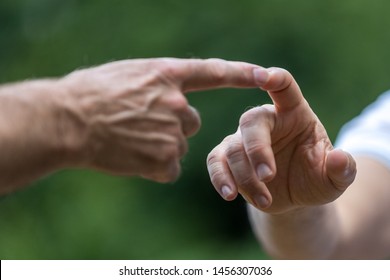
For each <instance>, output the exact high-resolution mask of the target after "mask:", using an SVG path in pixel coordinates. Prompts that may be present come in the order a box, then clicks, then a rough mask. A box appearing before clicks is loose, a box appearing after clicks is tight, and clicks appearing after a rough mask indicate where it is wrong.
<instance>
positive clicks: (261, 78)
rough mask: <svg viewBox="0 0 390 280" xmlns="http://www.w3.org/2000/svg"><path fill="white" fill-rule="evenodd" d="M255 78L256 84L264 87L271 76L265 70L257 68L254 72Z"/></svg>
mask: <svg viewBox="0 0 390 280" xmlns="http://www.w3.org/2000/svg"><path fill="white" fill-rule="evenodd" d="M253 76H254V78H255V82H256V83H257V85H259V86H263V85H264V84H265V83H266V82H268V78H269V74H268V71H267V69H265V68H255V69H254V70H253Z"/></svg>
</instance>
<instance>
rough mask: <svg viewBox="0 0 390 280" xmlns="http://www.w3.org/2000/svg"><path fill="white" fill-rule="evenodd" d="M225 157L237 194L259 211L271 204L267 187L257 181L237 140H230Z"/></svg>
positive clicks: (241, 145)
mask: <svg viewBox="0 0 390 280" xmlns="http://www.w3.org/2000/svg"><path fill="white" fill-rule="evenodd" d="M226 157H227V163H228V165H229V169H230V172H231V174H232V176H233V178H234V181H235V184H236V186H237V187H238V191H239V193H240V194H241V195H242V196H243V197H244V198H245V199H246V201H247V202H249V203H251V204H253V205H254V206H255V207H257V208H259V209H265V208H267V207H269V206H270V205H271V203H272V196H271V193H270V192H269V190H268V188H267V186H266V185H265V184H264V183H263V182H261V181H259V180H258V178H257V175H256V173H255V172H254V170H253V168H252V166H251V164H250V162H249V159H248V157H247V155H246V153H245V149H244V147H243V144H242V142H241V141H240V140H239V139H232V141H230V142H229V143H228V147H227V150H226Z"/></svg>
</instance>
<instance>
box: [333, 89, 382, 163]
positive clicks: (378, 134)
mask: <svg viewBox="0 0 390 280" xmlns="http://www.w3.org/2000/svg"><path fill="white" fill-rule="evenodd" d="M335 146H336V147H337V148H341V149H343V150H345V151H347V152H349V153H351V154H353V155H365V156H370V157H373V158H375V159H376V160H379V161H381V162H382V163H383V164H385V165H386V166H388V167H389V168H390V90H389V91H387V92H385V93H384V94H382V95H381V96H380V97H379V98H378V99H377V100H376V101H375V102H373V103H372V104H370V105H369V106H368V107H367V108H366V109H364V110H363V112H362V113H361V114H360V115H359V116H357V117H356V118H354V119H353V120H352V121H350V122H348V123H347V124H345V125H344V126H343V127H342V129H341V130H340V133H339V135H338V137H337V140H336V143H335Z"/></svg>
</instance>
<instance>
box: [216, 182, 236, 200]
mask: <svg viewBox="0 0 390 280" xmlns="http://www.w3.org/2000/svg"><path fill="white" fill-rule="evenodd" d="M219 193H220V195H221V196H222V198H223V199H225V200H226V201H232V200H234V199H235V198H236V197H237V190H235V189H233V188H232V187H230V186H229V185H223V186H222V187H221V189H220V192H219Z"/></svg>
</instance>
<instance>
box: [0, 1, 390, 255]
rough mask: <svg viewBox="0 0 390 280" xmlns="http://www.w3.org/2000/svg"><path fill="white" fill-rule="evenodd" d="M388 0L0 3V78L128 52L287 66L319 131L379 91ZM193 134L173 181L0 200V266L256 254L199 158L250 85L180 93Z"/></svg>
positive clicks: (72, 179)
mask: <svg viewBox="0 0 390 280" xmlns="http://www.w3.org/2000/svg"><path fill="white" fill-rule="evenodd" d="M389 8H390V2H388V1H385V0H376V1H362V0H345V1H336V0H328V1H303V0H298V1H287V0H272V1H271V0H243V1H231V0H225V1H222V0H213V1H210V0H207V1H206V0H198V1H174V0H162V1H152V0H132V1H124V0H122V1H120V0H112V1H103V0H84V1H81V0H80V1H77V0H67V1H60V0H2V2H0V61H1V62H0V82H2V83H5V82H11V81H17V80H23V79H30V78H35V77H45V76H61V75H64V74H66V73H68V72H69V71H72V70H74V69H76V68H80V67H88V66H92V65H96V64H100V63H104V62H108V61H111V60H117V59H126V58H139V57H160V56H172V57H184V58H188V57H199V58H207V57H219V58H224V59H230V60H244V61H249V62H253V63H257V64H260V65H264V66H281V67H285V68H287V69H288V70H290V71H291V72H292V73H293V74H294V76H295V77H296V79H297V80H298V82H299V83H300V85H301V88H302V90H303V92H304V94H305V96H306V98H307V99H308V100H309V102H310V103H311V105H312V107H313V108H314V110H315V111H316V112H317V114H318V115H319V117H320V118H321V119H322V120H323V122H324V124H325V125H326V127H327V128H328V132H329V135H330V136H331V138H332V139H334V138H335V137H336V134H337V131H338V130H339V129H340V126H341V125H342V124H343V123H345V122H346V121H347V120H349V119H351V118H352V117H353V116H355V115H356V114H358V113H359V111H360V110H361V109H362V108H363V107H364V106H365V105H367V104H368V103H370V102H371V101H373V100H374V99H375V97H376V96H377V95H378V94H379V93H380V92H382V91H384V90H386V89H387V88H388V87H389V82H390V79H389V77H388V73H390V71H389V70H390V63H389V62H390V52H389V51H388V50H389V49H390V33H389V32H388V29H389V26H390V18H389V17H388V14H387V13H388V12H387V11H388V10H389ZM188 98H189V101H190V103H191V104H192V105H193V106H195V107H196V108H197V109H198V110H199V111H200V113H201V116H202V119H203V126H202V129H201V131H200V132H199V133H198V135H196V136H195V137H193V138H192V139H190V151H189V153H188V155H187V156H186V157H185V159H184V160H183V174H182V176H181V177H180V179H179V180H178V181H177V182H175V183H173V184H167V185H160V184H156V183H152V182H148V181H145V180H141V179H137V178H120V177H111V176H108V175H105V174H101V173H97V172H91V171H85V170H66V171H61V172H58V173H56V174H53V175H51V176H49V177H47V178H44V179H42V180H40V181H38V182H36V183H34V184H33V185H32V186H31V187H30V188H28V189H26V190H23V191H21V192H18V193H16V194H13V195H10V196H8V197H6V198H4V199H2V200H1V201H0V258H1V259H236V258H238V259H249V258H251V259H257V258H259V259H261V258H267V256H266V255H265V254H264V253H262V251H261V249H260V248H259V246H258V244H257V243H256V241H255V239H254V237H253V235H252V233H251V230H250V227H249V223H248V220H247V216H246V211H245V204H244V202H243V200H242V199H241V198H239V199H237V201H235V202H232V203H227V202H224V201H223V200H222V199H221V198H219V196H218V195H217V194H216V192H215V191H214V189H213V187H212V185H211V184H210V182H209V179H208V175H207V170H206V166H205V159H206V156H207V154H208V152H209V151H210V150H211V149H212V148H213V147H214V146H215V145H216V144H218V143H219V142H220V141H221V140H222V139H223V137H224V136H226V135H227V134H229V133H232V132H234V131H235V129H236V127H237V123H238V119H239V116H240V115H241V114H242V113H243V112H244V111H245V110H246V109H248V108H250V107H252V106H257V105H259V104H263V103H268V102H270V101H269V99H268V97H267V96H266V94H264V93H262V92H260V91H258V90H228V89H226V90H217V91H207V92H202V93H193V94H190V95H189V96H188Z"/></svg>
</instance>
